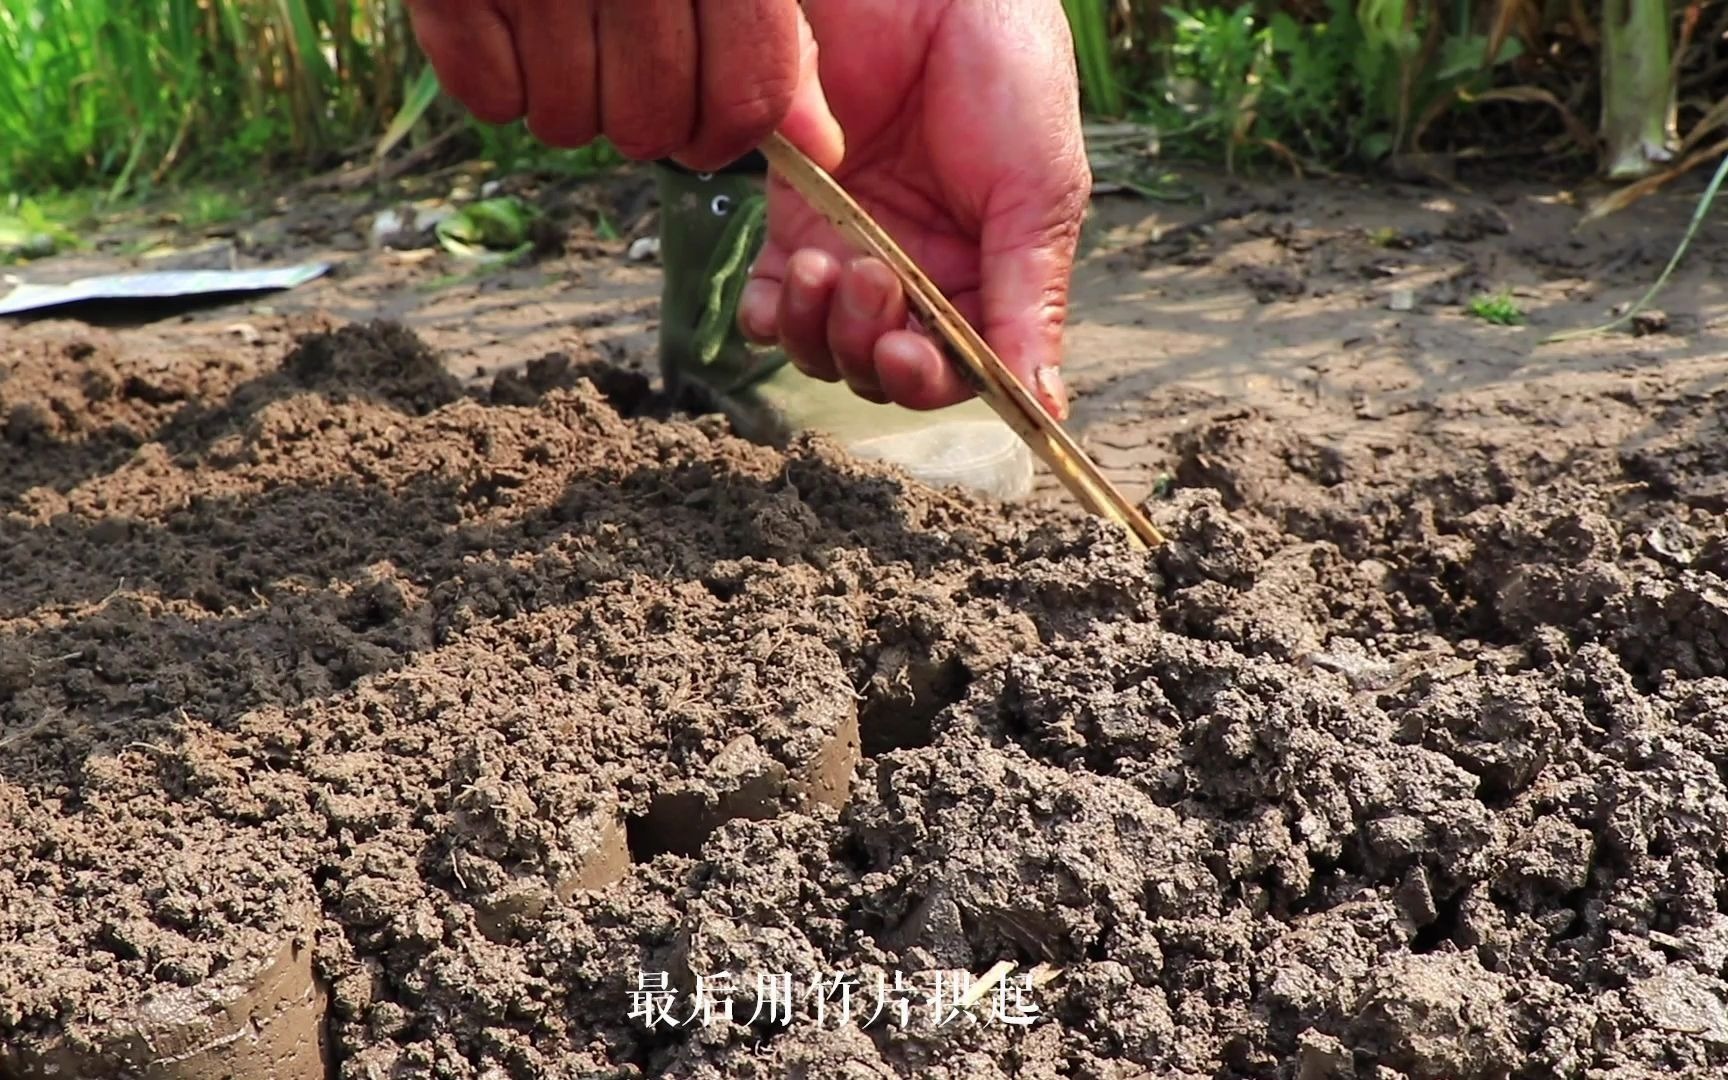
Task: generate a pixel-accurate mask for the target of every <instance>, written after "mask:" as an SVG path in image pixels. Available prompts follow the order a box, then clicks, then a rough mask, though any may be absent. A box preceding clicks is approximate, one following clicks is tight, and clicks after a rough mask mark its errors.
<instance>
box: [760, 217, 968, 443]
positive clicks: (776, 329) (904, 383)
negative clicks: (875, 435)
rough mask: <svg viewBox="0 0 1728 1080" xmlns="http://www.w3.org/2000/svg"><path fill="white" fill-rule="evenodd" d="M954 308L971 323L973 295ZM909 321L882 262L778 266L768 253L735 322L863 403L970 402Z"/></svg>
mask: <svg viewBox="0 0 1728 1080" xmlns="http://www.w3.org/2000/svg"><path fill="white" fill-rule="evenodd" d="M953 302H954V303H955V305H956V306H957V307H958V309H959V310H960V312H961V314H962V315H963V316H965V317H966V318H968V319H969V320H971V321H973V322H974V323H976V322H977V313H978V310H979V306H978V295H977V294H976V293H968V294H963V295H961V296H959V297H956V298H953ZM909 315H910V309H909V307H908V304H907V300H906V293H905V290H904V289H903V288H902V287H901V285H900V282H899V279H898V278H896V277H895V276H894V273H893V271H891V270H890V269H889V268H888V266H887V265H886V264H884V263H882V262H881V261H879V260H876V259H870V258H860V259H855V260H853V261H852V262H850V263H846V264H842V263H841V262H840V261H839V260H838V259H837V258H835V257H834V256H833V255H831V254H829V253H828V252H826V251H823V250H821V249H819V248H808V249H805V250H802V251H799V252H797V253H795V254H793V255H792V256H791V257H790V258H787V259H784V260H782V259H780V258H778V257H777V254H776V253H775V252H774V251H773V250H771V249H770V250H768V251H766V252H765V253H764V257H763V259H762V261H761V262H759V263H758V265H757V268H756V276H755V277H754V278H753V279H752V280H751V282H750V283H749V284H748V285H747V286H745V290H744V296H743V298H742V300H741V301H740V304H739V316H738V321H739V326H740V329H742V330H743V332H744V334H745V335H746V336H747V337H749V338H750V339H751V340H753V341H755V342H757V343H758V344H764V345H768V344H778V345H779V346H780V347H781V348H783V349H785V350H786V353H787V356H788V357H789V358H790V359H791V360H792V362H793V364H795V365H796V366H797V367H798V369H799V370H800V371H802V372H804V373H805V374H806V375H809V376H811V377H812V378H817V379H822V380H824V381H827V382H836V381H840V380H844V381H845V383H846V385H847V386H848V387H850V388H851V390H852V391H853V392H854V393H856V394H857V395H858V396H860V397H862V398H864V399H866V400H868V401H874V402H877V403H879V404H887V403H893V404H895V405H900V406H902V407H904V408H908V409H918V410H928V409H941V408H946V407H947V406H949V405H953V404H956V403H958V402H961V401H964V400H966V399H967V398H968V397H970V396H971V394H972V390H971V388H970V386H968V385H967V383H966V382H965V380H964V379H963V378H962V377H961V375H960V373H959V372H957V371H956V370H955V368H954V365H953V364H952V363H950V362H949V361H948V360H947V358H946V357H945V356H944V355H943V353H942V350H941V349H940V348H938V347H937V345H936V343H935V342H934V341H932V340H931V339H930V338H929V337H928V336H926V335H925V334H923V333H922V332H920V331H917V330H913V329H910V328H909V324H910V320H909Z"/></svg>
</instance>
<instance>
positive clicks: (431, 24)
mask: <svg viewBox="0 0 1728 1080" xmlns="http://www.w3.org/2000/svg"><path fill="white" fill-rule="evenodd" d="M408 11H409V15H410V17H411V18H412V19H413V23H414V37H415V39H416V40H417V41H419V43H420V48H421V49H422V50H423V51H424V52H425V53H426V58H427V59H428V60H429V61H431V63H432V70H433V71H435V72H437V73H438V82H439V84H440V85H442V86H443V88H444V91H445V93H447V94H449V95H450V96H451V97H453V98H455V99H456V100H457V101H460V102H461V103H462V104H463V106H464V107H465V108H467V109H468V111H470V112H472V113H473V114H474V115H475V116H477V117H479V118H480V119H481V120H484V121H485V122H487V123H489V124H504V123H509V122H510V121H512V120H515V119H517V118H519V117H520V116H521V115H522V113H523V110H524V109H525V107H526V106H525V101H526V97H525V96H524V90H523V86H522V72H521V69H520V68H519V67H518V66H517V62H516V47H515V44H514V34H513V32H512V30H511V27H510V24H509V22H507V21H506V20H505V19H504V17H503V16H502V15H501V14H499V12H498V11H497V9H495V8H493V7H491V6H489V5H486V4H473V3H465V2H463V0H408Z"/></svg>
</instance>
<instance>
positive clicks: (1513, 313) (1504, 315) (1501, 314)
mask: <svg viewBox="0 0 1728 1080" xmlns="http://www.w3.org/2000/svg"><path fill="white" fill-rule="evenodd" d="M1465 310H1466V311H1468V312H1469V313H1470V314H1471V315H1474V316H1475V317H1476V318H1478V319H1481V320H1482V321H1483V322H1488V323H1493V324H1494V325H1495V326H1519V325H1522V324H1523V322H1524V309H1523V308H1522V307H1520V306H1519V305H1518V301H1516V300H1514V299H1513V298H1512V294H1511V293H1509V292H1504V291H1502V292H1497V293H1485V294H1483V295H1480V296H1473V297H1471V298H1470V302H1469V303H1468V304H1466V305H1465Z"/></svg>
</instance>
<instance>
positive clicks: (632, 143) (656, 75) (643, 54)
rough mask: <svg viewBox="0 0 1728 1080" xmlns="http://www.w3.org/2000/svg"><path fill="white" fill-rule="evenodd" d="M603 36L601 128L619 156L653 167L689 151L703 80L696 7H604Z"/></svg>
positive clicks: (623, 2) (686, 0) (637, 1)
mask: <svg viewBox="0 0 1728 1080" xmlns="http://www.w3.org/2000/svg"><path fill="white" fill-rule="evenodd" d="M568 6H570V7H578V6H580V5H575V4H571V5H568ZM706 6H709V7H712V6H713V5H712V4H710V5H706ZM599 32H600V41H601V42H602V43H603V45H604V46H606V48H605V50H604V52H603V53H602V55H601V56H600V108H601V112H600V129H601V130H602V131H604V132H606V134H607V135H608V136H609V137H610V138H611V140H612V144H613V145H614V146H616V147H617V148H618V152H619V153H621V154H623V155H624V156H625V157H628V158H634V159H636V160H638V161H649V160H653V159H655V158H661V157H665V156H667V155H668V154H671V153H673V152H674V151H676V150H678V149H680V148H682V147H684V146H686V145H688V144H689V141H690V136H691V133H692V131H694V130H695V127H696V91H697V85H698V81H699V79H698V75H697V71H696V65H697V52H696V50H697V38H696V12H695V11H694V9H693V8H692V7H691V0H672V2H663V0H662V2H647V0H600V4H599ZM625 43H628V47H625Z"/></svg>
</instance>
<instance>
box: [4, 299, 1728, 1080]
mask: <svg viewBox="0 0 1728 1080" xmlns="http://www.w3.org/2000/svg"><path fill="white" fill-rule="evenodd" d="M160 359H161V358H159V357H155V356H151V355H138V354H136V353H134V352H131V351H128V350H127V348H125V347H124V346H122V345H120V344H118V343H117V339H111V338H101V337H91V336H89V335H87V334H85V333H84V332H82V331H79V332H76V333H69V332H68V331H66V330H65V329H55V328H54V327H53V325H52V324H45V325H42V326H38V327H36V328H33V329H32V330H31V331H30V337H29V339H28V340H27V341H25V342H23V343H21V344H20V345H18V346H17V347H15V348H14V347H13V346H11V345H10V344H9V345H8V351H7V353H6V354H5V355H4V357H3V359H0V1075H3V1076H14V1075H16V1076H46V1075H51V1074H52V1073H53V1070H55V1069H60V1070H62V1071H61V1073H60V1075H65V1073H66V1072H67V1071H70V1072H73V1073H77V1074H81V1075H89V1076H97V1075H115V1076H120V1075H151V1076H162V1077H189V1076H200V1077H202V1076H223V1075H237V1076H245V1077H261V1076H282V1077H317V1076H323V1075H326V1070H328V1072H329V1073H331V1074H334V1075H338V1076H342V1077H345V1078H353V1080H360V1078H373V1077H377V1078H384V1077H418V1076H426V1077H432V1076H438V1077H474V1078H485V1080H496V1078H500V1077H543V1076H572V1075H582V1076H616V1077H626V1076H653V1075H668V1076H690V1077H720V1076H742V1077H751V1076H760V1077H787V1076H791V1077H801V1076H804V1077H812V1078H814V1077H890V1076H913V1075H916V1076H921V1077H937V1078H940V1077H954V1078H961V1077H964V1078H967V1080H979V1078H985V1080H987V1078H990V1077H998V1076H1001V1077H1008V1076H1015V1077H1057V1076H1065V1077H1093V1078H1100V1080H1102V1078H1123V1080H1126V1078H1130V1077H1141V1076H1147V1077H1150V1076H1158V1077H1165V1076H1193V1077H1219V1076H1226V1077H1228V1076H1238V1077H1262V1076H1285V1077H1301V1078H1303V1080H1320V1078H1325V1077H1363V1078H1366V1077H1376V1078H1390V1077H1396V1076H1402V1077H1407V1078H1411V1080H1418V1078H1420V1080H1430V1078H1432V1080H1439V1078H1454V1080H1456V1078H1464V1077H1484V1078H1487V1077H1531V1078H1534V1077H1549V1076H1566V1077H1598V1076H1621V1077H1626V1076H1630V1077H1636V1076H1644V1075H1648V1076H1656V1075H1664V1076H1667V1075H1674V1074H1676V1073H1692V1074H1695V1075H1701V1076H1702V1075H1719V1074H1720V1071H1721V1070H1722V1069H1723V1068H1725V1067H1728V1004H1725V1003H1728V981H1725V978H1724V975H1725V972H1728V791H1725V789H1724V776H1728V680H1725V679H1724V675H1725V674H1728V582H1725V580H1724V578H1723V573H1724V571H1728V559H1725V558H1724V556H1723V553H1724V552H1725V551H1728V533H1725V532H1724V529H1723V526H1722V523H1721V521H1720V520H1719V518H1717V517H1716V516H1715V511H1714V510H1713V509H1712V508H1711V507H1709V506H1707V505H1704V504H1703V503H1699V502H1696V501H1694V502H1688V501H1687V498H1686V496H1685V492H1687V491H1688V490H1697V487H1696V485H1699V484H1702V485H1704V486H1705V487H1708V486H1709V485H1708V484H1707V482H1706V479H1707V478H1703V477H1699V478H1692V477H1690V476H1689V474H1687V472H1686V469H1687V466H1688V463H1696V462H1698V461H1707V460H1711V458H1710V455H1709V454H1708V453H1705V452H1703V451H1702V450H1698V449H1696V448H1690V449H1689V448H1680V449H1678V450H1675V451H1674V452H1673V453H1669V454H1666V456H1664V457H1662V458H1661V461H1660V464H1661V467H1662V469H1663V470H1665V471H1663V476H1664V482H1663V485H1662V486H1661V487H1660V488H1659V489H1657V488H1653V487H1651V486H1649V485H1647V484H1646V485H1642V486H1641V485H1640V483H1639V482H1638V481H1637V476H1636V475H1633V477H1632V482H1627V478H1628V475H1629V474H1628V472H1627V471H1626V470H1627V469H1628V468H1631V465H1632V464H1636V465H1637V469H1638V470H1640V471H1642V473H1643V474H1645V475H1648V474H1649V472H1650V469H1651V468H1652V467H1653V466H1652V465H1651V463H1650V462H1649V461H1641V462H1639V463H1622V462H1616V461H1612V460H1603V461H1597V462H1595V463H1593V464H1592V465H1590V466H1589V467H1588V468H1585V467H1580V468H1578V469H1575V470H1571V471H1570V473H1569V474H1567V475H1552V474H1538V473H1536V472H1527V473H1520V472H1518V471H1516V470H1502V471H1500V472H1499V473H1497V474H1496V476H1495V478H1494V482H1493V483H1483V482H1480V481H1479V479H1478V478H1476V477H1475V476H1474V475H1473V474H1471V473H1469V472H1468V463H1466V464H1465V466H1463V467H1460V471H1455V472H1443V473H1442V472H1432V471H1431V472H1429V473H1427V474H1422V473H1421V472H1420V470H1408V471H1404V472H1401V471H1400V470H1397V469H1387V468H1384V467H1377V468H1369V467H1367V465H1366V463H1365V462H1364V461H1358V460H1354V459H1351V458H1350V457H1349V454H1348V453H1347V452H1339V454H1341V455H1342V456H1339V454H1334V455H1333V456H1331V457H1325V456H1322V457H1321V458H1315V457H1313V456H1312V455H1303V454H1298V453H1293V452H1292V451H1291V447H1290V446H1289V444H1288V436H1287V435H1286V434H1285V433H1283V432H1282V431H1281V430H1280V429H1279V428H1278V426H1277V425H1275V424H1273V423H1271V422H1267V421H1261V420H1258V419H1256V418H1254V417H1246V418H1244V417H1237V418H1234V419H1232V420H1229V421H1227V422H1220V424H1218V425H1213V426H1210V427H1205V428H1203V429H1202V430H1200V431H1198V432H1197V434H1196V435H1194V436H1193V438H1192V440H1191V441H1190V442H1189V443H1188V444H1186V445H1179V446H1177V447H1176V448H1175V456H1176V458H1177V459H1178V460H1177V462H1176V467H1175V469H1174V474H1175V475H1176V476H1177V477H1178V478H1179V479H1182V480H1184V481H1186V482H1187V483H1190V484H1201V483H1204V484H1207V485H1208V486H1207V487H1205V488H1202V487H1192V488H1183V489H1178V490H1177V491H1176V492H1175V493H1174V494H1173V495H1172V496H1171V497H1170V498H1169V499H1167V500H1166V501H1164V502H1162V503H1160V504H1159V505H1157V506H1156V507H1155V508H1154V510H1155V513H1156V515H1157V516H1158V518H1159V520H1160V524H1161V526H1162V527H1164V528H1165V529H1166V530H1168V531H1169V533H1170V534H1171V536H1172V543H1171V545H1170V546H1169V547H1168V548H1167V549H1165V550H1164V551H1161V552H1159V553H1157V554H1155V555H1152V556H1143V555H1135V554H1134V553H1132V552H1130V551H1129V550H1128V549H1127V548H1126V546H1125V545H1124V544H1122V543H1121V542H1120V541H1119V540H1118V539H1117V538H1115V537H1114V536H1112V535H1111V534H1110V533H1109V532H1108V531H1107V530H1105V529H1104V528H1103V527H1101V526H1099V525H1097V524H1096V523H1093V522H1090V521H1085V520H1079V519H1076V518H1073V517H1071V516H1068V515H1066V514H1062V513H1056V512H1049V511H1038V510H1033V509H1019V510H1013V511H1006V510H1003V509H1001V508H996V507H991V506H986V505H981V504H978V503H975V502H972V501H970V500H968V499H966V498H963V497H960V496H957V495H953V494H947V493H941V492H933V491H930V490H927V489H923V488H921V487H918V486H917V485H915V484H912V483H911V482H909V481H906V480H904V479H903V478H901V477H900V476H899V475H897V474H895V473H893V472H891V471H889V470H885V469H881V468H875V467H865V466H859V465H856V464H853V463H850V462H849V461H847V460H845V459H843V458H842V456H841V455H839V454H838V453H837V452H835V451H833V450H832V449H831V448H829V447H828V446H826V445H825V444H823V443H822V442H821V441H820V440H806V441H803V442H800V443H798V444H797V445H795V446H794V447H792V448H791V450H790V451H789V452H787V453H781V452H778V451H773V450H769V449H765V448H759V447H755V446H751V445H747V444H745V443H742V442H740V441H738V440H736V439H734V438H732V437H731V436H730V435H729V434H727V432H726V430H725V428H724V426H723V425H722V424H720V423H719V422H717V421H713V420H701V421H695V422H690V421H684V420H676V419H672V418H670V417H668V416H667V415H665V412H664V410H663V409H658V408H657V407H656V405H655V403H654V402H653V401H652V400H650V398H649V396H648V394H647V392H646V388H645V387H644V386H643V385H641V384H640V382H639V381H635V380H631V379H626V378H622V377H620V376H619V375H618V374H617V373H616V372H611V373H608V372H606V371H605V369H602V368H597V367H592V366H588V365H583V364H580V363H577V362H574V361H571V360H570V359H569V358H567V357H559V358H548V359H547V360H546V361H543V362H541V363H540V364H538V365H535V366H534V367H533V368H532V369H531V370H530V371H529V372H528V373H527V374H526V375H523V376H516V375H511V376H501V377H500V379H499V380H498V382H497V383H495V384H494V385H492V386H490V387H488V388H486V389H485V390H484V391H476V392H468V391H465V390H463V388H462V387H461V386H460V385H458V384H457V383H456V382H455V381H453V380H451V379H449V378H448V376H446V375H445V374H444V372H443V369H442V368H441V366H440V365H439V362H438V359H437V358H436V357H435V356H433V355H432V354H431V353H430V352H429V351H427V350H426V349H425V348H424V347H423V346H422V345H420V344H419V342H417V341H416V340H415V339H414V338H413V337H412V335H410V334H408V333H406V332H405V331H402V330H400V329H399V328H395V327H391V326H384V325H377V326H358V327H343V328H339V329H336V330H333V331H328V332H323V333H319V334H315V335H312V336H310V337H308V338H305V339H303V340H301V341H300V342H299V343H298V344H297V345H296V346H295V348H294V349H293V350H292V351H291V352H289V353H288V354H287V355H286V356H285V357H281V358H279V359H276V360H268V359H264V360H261V359H259V358H255V357H254V358H251V359H250V360H236V359H233V358H227V357H222V356H216V355H212V356H209V357H203V358H197V357H181V358H179V361H178V362H177V363H176V364H174V365H170V366H163V365H162V364H161V363H160ZM1202 450H1203V451H1204V452H1202ZM1316 462H1318V465H1316ZM1346 480H1348V481H1349V482H1344V481H1346ZM999 961H1011V962H1013V963H1014V964H1016V965H1018V966H1017V967H1016V968H1015V970H1014V972H1012V973H1010V974H1009V975H1008V976H1007V977H1006V978H1005V979H1004V980H1002V981H1001V982H999V983H996V984H995V985H994V986H993V987H991V988H990V989H988V990H987V991H986V992H984V993H983V994H981V995H978V996H977V1000H976V1002H974V1003H971V1004H970V1005H968V1006H966V1007H962V1006H961V1005H959V1004H957V1003H956V1001H955V1000H954V999H955V998H956V997H957V996H964V988H965V987H967V986H969V985H972V982H971V980H975V979H977V978H978V977H980V976H982V975H983V974H984V973H985V972H987V971H988V970H989V969H991V967H992V965H995V964H997V963H998V962H999ZM1047 973H1048V974H1052V975H1053V976H1054V977H1053V978H1051V979H1050V980H1049V981H1045V975H1046V974H1047ZM728 976H729V978H727V977H728ZM698 990H700V991H702V993H701V994H700V995H698V994H697V991H698ZM662 991H663V992H662ZM787 991H790V999H789V1000H788V999H787V993H786V992H787ZM723 1002H730V1014H731V1020H730V1021H727V1020H725V1019H724V1018H723V1016H722V1015H721V1014H722V1013H723V1011H724V1010H723V1007H722V1005H723ZM704 1006H707V1007H708V1010H709V1014H710V1016H709V1019H707V1020H704V1019H703V1017H702V1015H701V1014H702V1012H703V1008H704ZM660 1008H667V1009H669V1010H670V1014H671V1016H672V1017H673V1018H674V1019H675V1020H678V1021H684V1020H686V1019H687V1018H690V1017H691V1016H692V1015H693V1014H696V1015H697V1019H696V1020H695V1021H693V1022H688V1023H682V1024H679V1025H678V1026H670V1025H667V1024H666V1023H664V1022H653V1021H656V1020H658V1019H660V1018H659V1017H658V1016H657V1015H655V1010H657V1009H660ZM633 1014H634V1015H633ZM643 1014H647V1015H643ZM867 1021H869V1022H867ZM1020 1021H1029V1022H1020Z"/></svg>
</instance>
